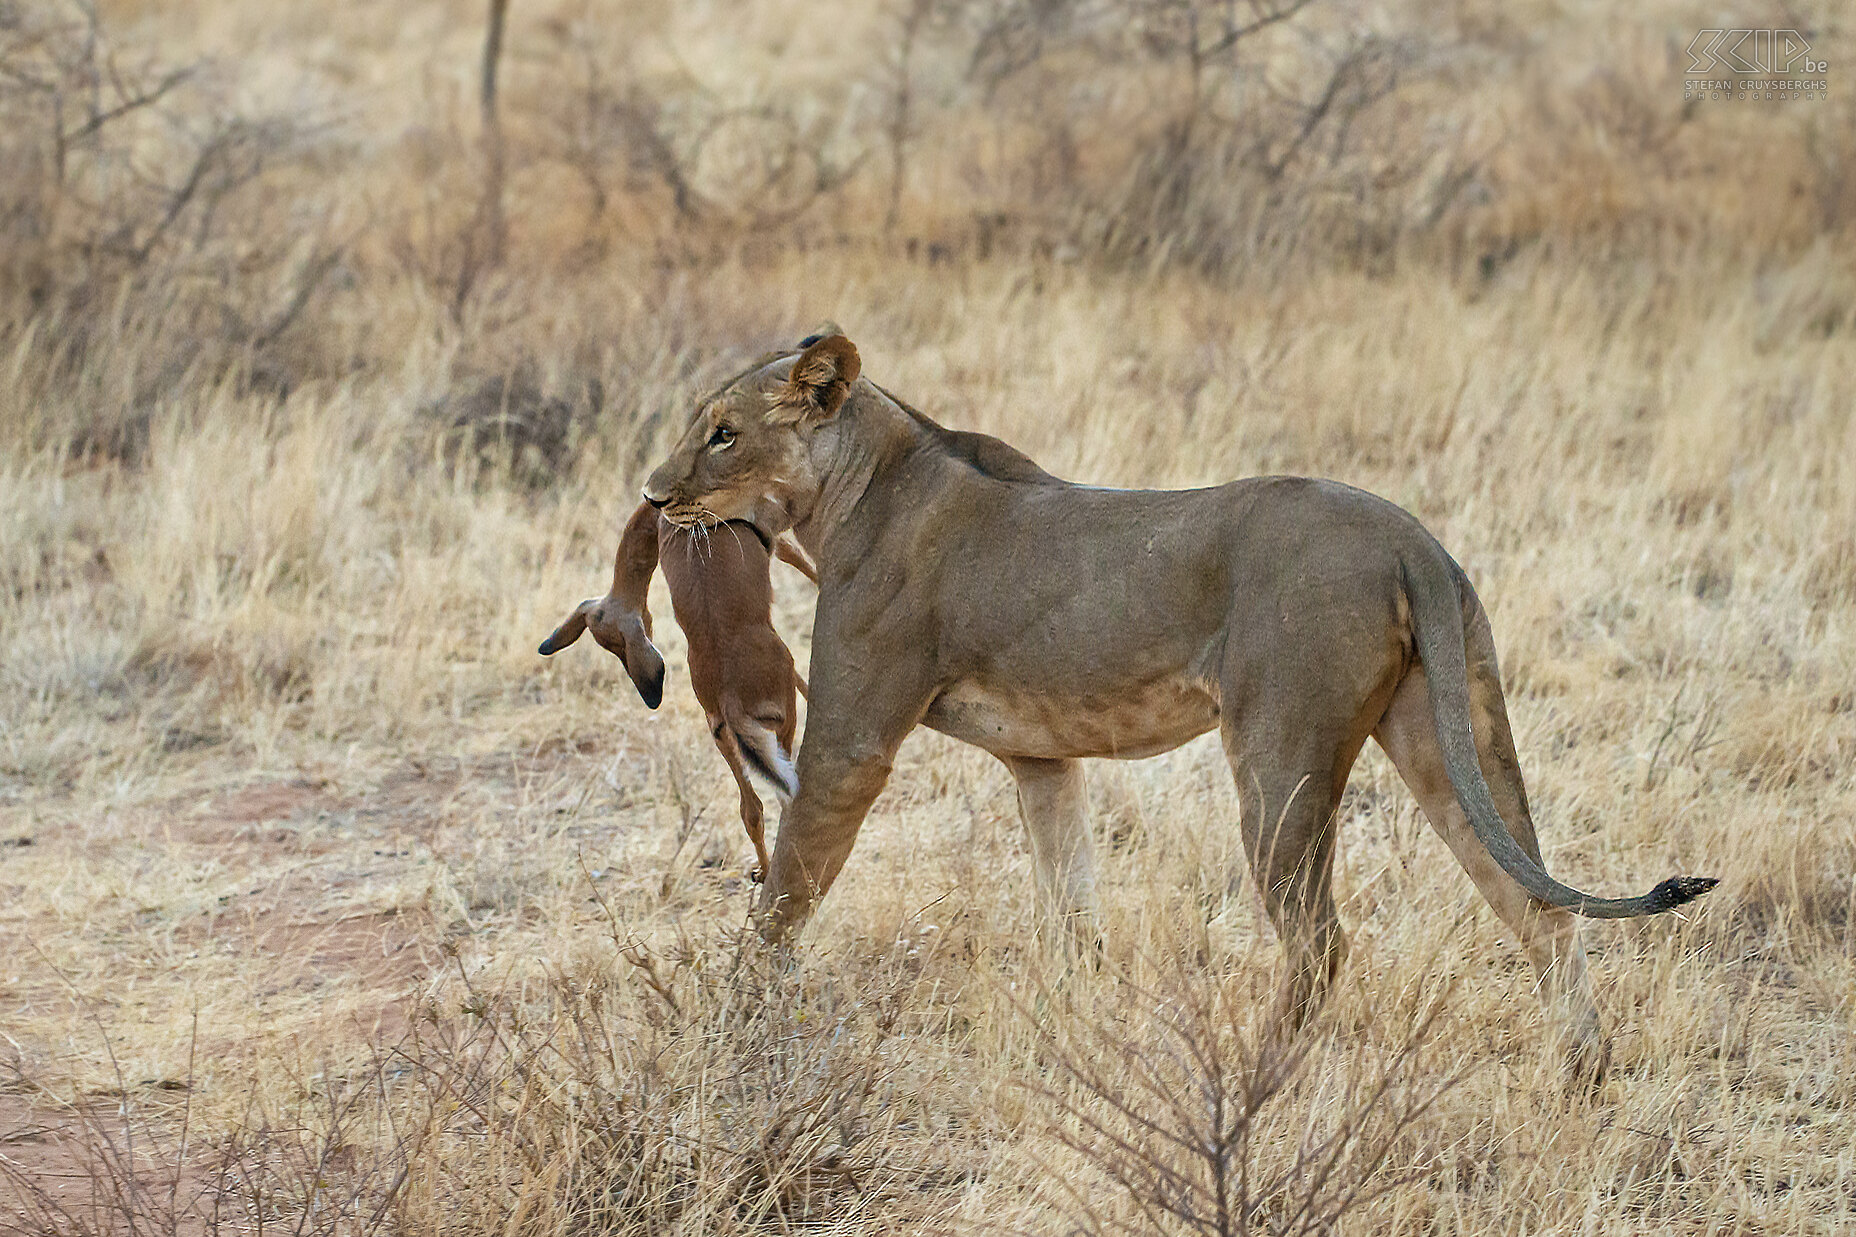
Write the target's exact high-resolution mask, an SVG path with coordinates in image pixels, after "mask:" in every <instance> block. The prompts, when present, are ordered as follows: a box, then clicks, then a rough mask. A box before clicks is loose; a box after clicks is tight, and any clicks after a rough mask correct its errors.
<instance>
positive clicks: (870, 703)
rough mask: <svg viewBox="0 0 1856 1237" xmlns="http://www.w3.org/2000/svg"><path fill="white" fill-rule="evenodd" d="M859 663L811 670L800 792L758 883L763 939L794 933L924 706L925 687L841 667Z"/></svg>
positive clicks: (832, 874) (846, 851)
mask: <svg viewBox="0 0 1856 1237" xmlns="http://www.w3.org/2000/svg"><path fill="white" fill-rule="evenodd" d="M860 664H865V663H864V662H862V661H860V659H858V658H855V657H849V658H845V659H844V660H843V661H841V662H839V663H838V664H837V665H836V666H834V667H830V668H827V669H826V670H824V671H820V670H815V671H814V672H813V679H812V702H811V709H810V711H809V712H808V713H807V715H806V731H805V737H804V739H803V740H801V742H800V744H799V756H798V775H799V793H798V794H797V795H795V796H794V797H793V801H792V803H791V804H790V805H788V806H787V808H786V810H785V812H784V813H783V815H782V816H781V818H780V832H779V835H778V836H777V837H776V838H775V839H774V844H773V858H772V861H771V862H770V863H769V865H768V871H767V882H766V884H765V885H763V886H762V888H761V897H760V906H759V910H758V915H759V918H760V933H761V937H762V938H763V939H764V940H766V941H767V942H768V943H769V944H777V943H779V942H780V941H782V940H784V939H785V938H786V937H787V936H789V935H790V934H792V933H793V932H796V931H798V929H799V928H800V927H801V926H802V925H803V924H804V923H805V921H806V918H807V917H808V916H809V915H810V914H811V913H812V907H813V904H814V903H815V902H817V900H818V899H819V898H822V897H823V896H825V892H826V891H827V890H829V889H830V888H831V884H832V882H833V881H835V880H836V879H837V878H838V871H839V869H840V868H842V867H843V866H844V860H845V858H846V857H847V856H849V855H850V853H851V847H852V845H854V844H855V843H856V841H857V831H858V830H859V829H861V828H862V827H863V823H864V817H865V816H866V815H868V814H869V811H870V805H871V804H872V803H874V802H876V797H877V796H878V795H879V794H881V793H882V791H883V786H884V784H885V783H886V782H888V781H889V771H890V768H891V766H892V764H893V763H894V761H895V757H896V749H897V748H898V747H900V746H902V740H903V738H904V737H905V736H906V735H907V734H908V733H909V731H910V730H911V729H913V728H914V726H915V723H916V722H917V721H918V720H920V718H921V715H922V713H923V711H924V710H925V709H926V708H927V706H928V699H929V695H930V693H929V691H928V690H927V689H926V688H921V689H913V688H908V687H905V686H904V685H902V684H900V683H898V682H896V681H895V679H894V678H893V677H892V678H891V679H890V680H889V681H886V682H881V683H873V682H869V681H868V680H866V679H865V678H864V677H863V676H861V675H852V674H849V673H846V671H845V669H844V667H845V666H846V665H860Z"/></svg>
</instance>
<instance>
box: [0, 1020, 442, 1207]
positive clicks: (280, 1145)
mask: <svg viewBox="0 0 1856 1237" xmlns="http://www.w3.org/2000/svg"><path fill="white" fill-rule="evenodd" d="M98 1026H99V1028H101V1023H99V1024H98ZM105 1046H106V1048H109V1037H108V1036H107V1035H106V1036H105ZM109 1055H110V1057H111V1059H112V1060H115V1050H114V1049H113V1048H109ZM195 1082H196V1079H195V1077H194V1076H193V1073H192V1070H191V1069H190V1070H189V1076H188V1077H187V1078H186V1079H184V1080H174V1081H172V1082H163V1083H161V1084H160V1085H159V1088H158V1090H157V1092H156V1093H155V1094H153V1095H152V1096H150V1095H149V1093H148V1092H147V1091H146V1089H145V1088H144V1087H142V1086H137V1085H132V1084H131V1083H130V1082H129V1080H128V1079H126V1078H125V1077H124V1076H123V1075H122V1073H121V1070H120V1067H119V1068H118V1070H117V1076H116V1083H117V1085H116V1087H115V1088H114V1091H113V1093H111V1094H107V1095H102V1096H96V1095H88V1096H87V1095H81V1094H80V1095H76V1096H73V1097H72V1098H71V1099H70V1100H69V1101H60V1100H59V1099H58V1097H55V1096H53V1095H51V1094H49V1093H47V1092H43V1090H42V1089H41V1088H38V1087H34V1086H32V1085H31V1083H30V1081H29V1080H27V1079H25V1078H23V1077H21V1078H15V1079H14V1080H12V1085H11V1086H10V1088H9V1089H15V1090H21V1091H25V1092H28V1093H30V1092H35V1091H38V1092H40V1096H39V1098H40V1100H41V1102H40V1103H39V1104H38V1105H36V1106H35V1107H36V1109H37V1111H40V1112H43V1113H44V1114H46V1116H45V1120H44V1124H45V1125H46V1126H47V1130H46V1131H45V1132H48V1133H54V1134H56V1135H57V1136H58V1137H57V1141H56V1142H55V1143H53V1144H52V1146H53V1148H54V1150H53V1154H52V1155H51V1157H50V1158H49V1159H47V1160H44V1161H42V1162H34V1161H32V1160H27V1159H24V1158H14V1157H11V1156H8V1155H6V1154H3V1152H5V1151H6V1150H9V1148H6V1147H0V1199H8V1201H11V1203H12V1208H11V1209H10V1210H9V1211H0V1237H14V1235H15V1234H17V1235H18V1237H104V1235H106V1234H110V1235H114V1234H127V1235H129V1237H219V1235H220V1234H235V1233H236V1234H252V1233H259V1234H262V1233H278V1234H290V1235H291V1237H338V1235H339V1237H374V1235H376V1234H385V1233H388V1232H391V1231H392V1223H393V1219H394V1211H393V1206H394V1202H395V1200H396V1199H397V1198H398V1196H399V1192H400V1190H401V1189H402V1188H403V1187H404V1185H405V1183H406V1179H407V1165H408V1164H409V1163H410V1162H411V1161H412V1160H413V1159H414V1158H415V1157H416V1156H417V1154H418V1146H417V1141H416V1134H417V1132H418V1127H417V1126H408V1125H405V1124H400V1125H396V1124H395V1123H394V1122H392V1121H391V1120H390V1119H388V1116H387V1114H388V1109H387V1107H386V1106H385V1105H383V1104H382V1103H381V1102H380V1101H381V1100H382V1098H383V1097H384V1095H385V1087H386V1083H387V1079H386V1077H385V1076H384V1075H382V1074H381V1073H380V1072H379V1071H378V1070H362V1071H358V1072H357V1073H356V1074H355V1075H353V1076H343V1075H342V1074H340V1073H338V1072H336V1071H326V1072H324V1073H322V1074H320V1075H318V1076H316V1077H314V1078H294V1079H290V1080H288V1081H287V1084H286V1086H285V1088H284V1089H283V1091H282V1094H281V1097H279V1095H278V1094H276V1093H272V1094H271V1095H268V1096H265V1097H260V1096H259V1095H258V1094H256V1093H255V1092H254V1093H253V1094H252V1095H250V1096H248V1097H247V1099H246V1107H245V1110H244V1113H243V1115H242V1117H241V1118H240V1119H239V1120H237V1121H235V1122H234V1123H233V1124H232V1126H231V1127H230V1128H229V1129H227V1128H225V1127H223V1126H219V1127H218V1128H213V1129H206V1128H202V1127H204V1126H208V1125H211V1124H214V1123H209V1122H205V1121H202V1120H200V1119H199V1118H198V1117H196V1114H195V1106H194V1101H193V1092H194V1088H195ZM174 1091H178V1092H180V1093H181V1095H180V1099H179V1102H178V1103H171V1102H163V1101H169V1100H172V1099H173V1098H174V1097H173V1096H172V1095H164V1094H161V1092H174ZM144 1096H148V1098H142V1097H144ZM409 1134H410V1135H412V1137H408V1135H409ZM11 1150H13V1151H14V1152H15V1155H16V1156H17V1155H19V1153H20V1149H19V1148H11ZM9 1196H10V1198H9Z"/></svg>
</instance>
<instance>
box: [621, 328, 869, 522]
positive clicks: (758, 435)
mask: <svg viewBox="0 0 1856 1237" xmlns="http://www.w3.org/2000/svg"><path fill="white" fill-rule="evenodd" d="M860 368H861V362H860V361H859V360H858V358H857V348H856V346H855V345H853V344H852V343H851V341H850V340H848V339H846V338H845V337H844V336H843V335H841V334H838V333H836V332H835V331H834V332H832V333H830V334H824V335H819V336H815V337H813V338H811V339H809V340H807V342H806V346H805V348H804V350H803V351H801V352H800V353H799V355H798V356H796V357H795V356H790V355H788V356H781V357H776V358H774V359H771V360H768V361H766V362H764V363H763V364H761V365H759V366H757V367H756V368H754V369H751V370H749V371H748V372H747V373H745V374H742V375H741V376H740V377H738V378H736V379H735V380H734V381H732V382H730V383H729V384H728V385H727V386H725V387H723V388H722V389H721V390H720V391H719V392H717V393H716V394H715V395H712V396H710V397H709V398H708V399H706V400H704V401H703V403H702V405H701V406H700V407H699V408H697V410H696V415H695V417H694V418H693V419H692V420H691V421H690V425H689V428H688V429H687V430H685V431H684V433H683V437H682V438H681V439H680V440H678V442H677V445H676V446H675V447H674V448H672V450H671V452H670V458H669V459H667V460H665V461H664V462H663V464H661V465H659V466H658V468H657V471H655V472H653V473H652V474H651V479H650V480H649V481H648V482H646V483H645V487H644V496H645V498H646V499H647V500H648V501H649V502H650V503H651V504H652V505H653V506H655V507H657V508H658V509H659V510H661V511H662V512H663V513H664V515H665V517H666V518H668V519H669V520H670V521H671V523H673V524H680V525H683V526H685V527H690V526H693V525H698V524H717V523H721V522H722V521H724V520H749V521H751V522H753V523H754V525H755V526H756V527H758V528H759V529H760V530H761V531H762V532H764V533H766V534H768V535H769V536H773V535H777V534H779V533H782V532H784V531H786V530H787V529H789V528H791V527H792V526H793V524H794V522H795V521H796V520H799V519H802V518H803V517H804V515H805V513H806V511H807V510H808V509H809V508H810V505H811V501H812V498H813V497H814V496H815V495H816V493H817V490H818V477H817V472H816V469H815V467H814V465H813V463H812V457H811V453H810V451H809V450H808V444H809V442H810V439H811V436H812V434H813V432H814V431H815V430H816V429H817V428H818V427H819V426H820V425H821V424H823V423H824V422H826V421H829V420H830V419H831V418H832V417H833V416H835V415H836V414H837V412H838V409H839V408H840V407H842V406H843V404H844V400H845V397H846V396H847V395H849V394H850V390H851V384H852V383H853V382H855V381H856V380H857V374H858V370H859V369H860Z"/></svg>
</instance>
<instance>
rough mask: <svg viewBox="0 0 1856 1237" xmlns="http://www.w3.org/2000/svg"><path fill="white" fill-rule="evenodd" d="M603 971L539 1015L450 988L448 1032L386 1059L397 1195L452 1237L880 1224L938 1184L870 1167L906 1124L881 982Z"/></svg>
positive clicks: (736, 968)
mask: <svg viewBox="0 0 1856 1237" xmlns="http://www.w3.org/2000/svg"><path fill="white" fill-rule="evenodd" d="M623 957H624V961H623V962H621V963H619V964H618V965H619V966H620V967H621V968H622V973H616V974H615V973H614V972H613V971H612V970H609V969H607V968H606V967H603V966H602V967H599V968H597V969H596V970H595V971H593V972H592V973H590V974H587V975H568V974H557V975H555V976H554V977H553V978H552V980H551V981H550V982H549V984H548V985H547V989H546V991H545V993H543V994H541V996H540V999H536V997H535V996H533V995H530V996H527V997H524V996H522V995H519V994H518V993H516V992H513V991H512V992H492V991H485V990H482V989H480V988H478V987H477V986H475V984H474V982H473V981H472V980H471V979H470V978H469V977H468V976H467V975H466V974H465V972H464V970H463V969H462V968H460V971H459V986H460V988H461V993H460V1008H459V1012H458V1013H457V1014H455V1015H453V1016H449V1017H439V1016H434V1017H433V1018H432V1019H431V1020H430V1021H428V1022H426V1023H425V1024H424V1025H422V1026H421V1027H420V1028H419V1029H418V1031H417V1032H416V1034H415V1035H414V1036H413V1037H412V1039H411V1040H410V1041H409V1042H408V1044H407V1045H406V1046H405V1047H404V1048H403V1049H401V1050H400V1051H399V1052H397V1053H396V1054H395V1061H396V1062H397V1064H398V1066H399V1067H400V1068H403V1069H404V1070H406V1071H408V1074H407V1076H408V1078H409V1080H411V1081H413V1082H414V1083H415V1084H416V1085H417V1086H418V1087H420V1088H421V1089H422V1092H423V1097H424V1098H423V1100H422V1102H421V1104H420V1108H421V1111H424V1112H426V1113H429V1114H431V1115H432V1119H433V1121H434V1123H435V1124H434V1126H433V1128H432V1131H431V1133H432V1137H433V1138H435V1139H436V1140H437V1141H436V1143H435V1144H434V1146H435V1154H434V1155H432V1156H429V1157H427V1158H426V1159H425V1161H424V1162H423V1164H422V1166H421V1167H420V1169H419V1171H418V1173H416V1174H415V1181H414V1185H413V1193H414V1194H415V1195H417V1196H419V1197H424V1198H429V1199H431V1200H432V1205H433V1206H434V1207H436V1208H438V1209H439V1211H440V1212H441V1213H443V1214H446V1215H449V1216H452V1217H455V1218H457V1219H459V1220H460V1221H462V1227H465V1228H467V1229H470V1230H471V1231H478V1230H479V1229H486V1230H487V1228H491V1227H493V1228H495V1229H496V1230H497V1231H502V1232H515V1233H536V1234H539V1233H562V1232H599V1233H611V1234H622V1233H654V1234H655V1233H666V1232H705V1233H706V1232H715V1231H721V1230H723V1229H725V1228H734V1227H758V1226H768V1225H770V1226H773V1227H776V1228H785V1227H787V1226H790V1225H794V1224H800V1223H806V1222H817V1221H819V1220H821V1219H824V1218H827V1217H829V1218H830V1219H832V1220H834V1221H836V1222H840V1223H842V1222H845V1221H847V1220H853V1219H855V1218H857V1217H859V1216H867V1217H870V1218H871V1219H872V1220H876V1219H879V1218H882V1217H888V1218H891V1219H895V1218H898V1217H900V1216H903V1215H906V1209H907V1207H908V1206H909V1202H910V1199H911V1198H913V1197H915V1196H917V1195H918V1193H919V1190H920V1189H921V1188H922V1186H923V1181H924V1180H925V1178H926V1177H928V1176H933V1175H934V1174H938V1173H941V1172H942V1171H944V1170H943V1167H942V1166H939V1165H937V1164H936V1163H935V1162H934V1160H933V1158H932V1157H922V1156H920V1155H913V1156H911V1157H909V1158H908V1159H907V1160H904V1159H903V1158H902V1157H900V1156H897V1155H892V1150H891V1149H892V1148H893V1147H895V1145H896V1142H895V1140H894V1139H893V1138H891V1137H888V1135H890V1134H892V1132H893V1130H894V1128H895V1126H896V1125H897V1123H898V1121H899V1120H900V1119H901V1114H905V1113H908V1114H912V1115H913V1116H915V1117H916V1118H917V1119H919V1118H920V1116H921V1114H920V1112H919V1111H918V1110H916V1109H914V1107H913V1105H912V1104H911V1101H910V1099H909V1097H908V1094H907V1087H906V1085H905V1084H904V1082H903V1081H902V1079H901V1077H900V1073H901V1071H902V1070H903V1068H904V1062H905V1061H906V1054H905V1052H904V1050H903V1049H904V1045H903V1043H902V1042H901V1040H900V1039H899V1038H898V1035H897V1029H898V1021H899V1019H900V1018H901V1017H902V1015H903V1009H904V1002H906V1000H907V999H908V997H907V993H906V991H905V987H906V985H905V984H902V983H899V982H895V981H896V979H897V976H896V975H895V974H893V973H892V974H891V975H890V976H888V977H887V978H884V977H879V978H877V979H876V980H874V981H873V982H871V983H869V984H865V985H859V984H857V983H855V982H853V983H847V984H845V985H844V986H842V987H840V986H837V985H827V986H826V987H825V988H824V989H822V990H818V991H807V988H806V985H805V984H804V983H803V982H802V981H801V980H800V979H799V978H798V977H797V976H796V975H794V974H793V973H792V972H790V971H789V970H787V969H786V968H785V966H784V965H783V964H782V963H781V962H780V960H779V959H778V958H776V957H774V956H773V955H771V954H769V953H768V952H767V951H764V950H761V949H759V948H758V947H757V946H755V947H743V946H738V947H736V948H735V949H734V950H733V952H732V957H728V956H719V955H718V954H717V953H715V952H712V951H711V950H709V949H705V948H701V947H698V946H696V945H693V944H691V943H688V942H684V943H683V944H681V945H679V946H677V947H675V948H673V949H671V950H670V951H668V952H667V953H660V952H656V951H653V950H650V949H647V948H644V947H643V946H639V945H629V946H625V947H624V949H623ZM614 961H615V962H616V961H617V960H614Z"/></svg>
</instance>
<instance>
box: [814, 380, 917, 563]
mask: <svg viewBox="0 0 1856 1237" xmlns="http://www.w3.org/2000/svg"><path fill="white" fill-rule="evenodd" d="M931 445H932V440H931V435H930V433H929V431H928V430H927V429H926V428H924V427H923V426H922V425H921V424H920V423H919V422H917V421H916V420H915V418H913V417H911V416H909V414H908V413H906V412H904V411H903V410H902V409H901V408H900V407H898V406H897V405H896V403H895V402H894V401H893V400H891V399H889V398H888V397H887V396H885V395H884V394H883V393H882V392H880V391H878V390H876V389H875V388H874V387H872V386H870V385H869V384H868V383H859V384H858V387H857V389H856V390H855V391H854V392H853V393H852V395H851V397H850V398H849V399H847V400H846V401H845V403H844V407H843V408H841V409H839V411H838V415H837V416H836V417H834V418H833V419H832V420H831V422H829V423H828V424H827V425H825V426H823V427H821V428H820V429H819V430H818V432H817V433H816V434H815V435H814V436H813V439H812V448H811V451H812V461H813V467H814V468H815V469H816V471H817V476H818V491H817V498H816V499H815V501H814V502H813V503H812V506H811V508H810V510H808V511H807V512H806V513H805V515H804V516H803V517H802V518H800V519H798V520H796V521H795V522H794V524H793V535H794V536H795V537H797V538H798V539H799V544H800V545H801V546H803V547H804V548H805V550H806V552H807V553H808V554H810V555H811V556H812V558H813V560H814V561H816V562H817V563H818V565H819V569H820V571H821V572H823V571H825V570H826V567H827V564H828V563H829V562H830V561H832V560H833V559H835V558H837V557H841V556H843V555H844V554H847V553H850V554H856V553H860V552H861V550H860V549H859V548H858V547H853V546H847V545H845V544H844V543H845V541H846V537H847V535H854V536H856V537H857V538H858V539H859V541H860V542H861V541H867V540H868V539H869V538H870V536H871V535H872V534H874V533H876V532H880V531H881V528H880V526H881V524H882V523H883V521H880V520H878V521H866V520H860V521H857V522H856V526H857V527H858V529H859V531H858V532H857V533H855V534H850V529H851V528H852V527H853V523H852V519H851V517H852V515H853V513H855V512H856V511H858V509H859V508H860V507H862V506H864V505H865V504H866V503H868V502H869V501H870V500H871V498H872V497H873V495H874V494H875V493H877V492H883V493H886V494H887V493H889V492H891V491H893V490H894V489H895V488H896V480H897V477H898V474H900V473H904V472H906V471H909V470H910V468H911V466H912V464H913V463H914V462H915V461H917V460H919V459H920V458H921V457H922V456H923V455H924V454H925V452H924V450H923V448H926V447H929V446H931ZM873 525H875V527H873Z"/></svg>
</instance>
